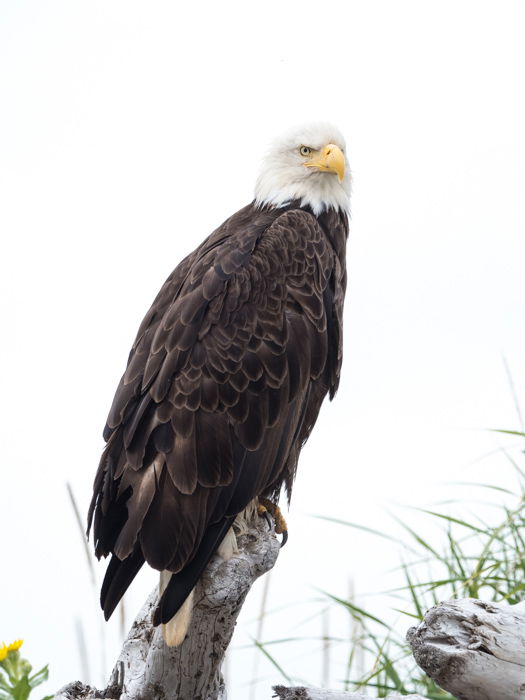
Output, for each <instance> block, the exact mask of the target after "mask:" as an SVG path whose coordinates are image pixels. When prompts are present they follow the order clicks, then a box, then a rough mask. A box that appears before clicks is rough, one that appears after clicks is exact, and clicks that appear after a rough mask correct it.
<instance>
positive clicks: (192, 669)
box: [55, 519, 280, 700]
mask: <svg viewBox="0 0 525 700" xmlns="http://www.w3.org/2000/svg"><path fill="white" fill-rule="evenodd" d="M238 545H239V552H238V554H236V555H234V556H233V557H232V558H231V559H230V560H229V561H223V560H222V559H221V558H220V557H218V556H215V557H214V558H213V559H212V561H211V562H210V563H209V565H208V567H207V568H206V571H205V572H204V574H203V575H202V577H201V579H200V581H199V583H198V584H197V586H196V589H195V599H194V600H195V606H194V609H193V615H192V620H191V623H190V627H189V630H188V635H187V637H186V639H185V640H184V642H183V643H182V644H181V645H180V646H179V647H171V648H170V647H168V646H166V644H165V643H164V640H163V638H162V631H161V629H160V627H158V628H155V627H153V626H152V623H151V620H152V615H153V610H154V609H155V606H156V604H157V600H158V591H157V589H155V590H154V591H153V592H152V593H151V594H150V596H149V598H148V600H147V601H146V603H145V604H144V606H143V608H142V610H141V611H140V613H139V614H138V616H137V618H136V619H135V622H134V623H133V625H132V627H131V630H130V632H129V634H128V637H127V639H126V641H125V642H124V645H123V647H122V650H121V652H120V656H119V658H118V660H117V663H116V665H115V668H114V670H113V673H112V676H111V680H110V682H109V685H108V687H107V688H106V689H105V690H104V691H97V690H96V689H94V688H90V687H89V686H84V685H83V684H81V683H78V682H76V683H71V684H69V685H67V686H65V687H64V688H62V689H61V690H60V691H58V693H57V694H56V695H55V698H57V699H59V700H91V699H92V698H108V699H109V698H111V699H112V700H224V699H225V698H226V690H225V687H224V680H223V677H222V674H221V665H222V661H223V659H224V653H225V651H226V649H227V647H228V644H229V643H230V640H231V637H232V634H233V630H234V628H235V624H236V621H237V617H238V615H239V612H240V610H241V608H242V605H243V603H244V600H245V598H246V595H247V593H248V591H249V590H250V588H251V586H252V584H253V582H254V581H255V579H257V578H258V577H259V576H261V575H262V574H264V573H266V572H267V571H269V570H270V569H271V568H272V567H273V565H274V564H275V561H276V560H277V556H278V553H279V548H280V543H279V541H278V539H277V538H276V536H275V534H274V532H273V530H272V531H269V530H268V525H267V523H266V521H265V520H264V519H260V520H258V521H257V522H256V523H255V525H254V526H253V527H252V528H250V529H249V530H248V532H247V533H246V534H244V535H241V536H240V537H238Z"/></svg>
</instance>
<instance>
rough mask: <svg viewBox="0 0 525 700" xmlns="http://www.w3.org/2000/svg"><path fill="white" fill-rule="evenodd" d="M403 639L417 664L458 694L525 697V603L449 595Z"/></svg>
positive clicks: (474, 699)
mask: <svg viewBox="0 0 525 700" xmlns="http://www.w3.org/2000/svg"><path fill="white" fill-rule="evenodd" d="M407 639H408V642H409V644H410V646H411V647H412V652H413V654H414V658H415V659H416V661H417V663H418V664H419V666H421V668H422V669H423V670H424V671H425V673H427V674H428V675H429V676H430V677H431V678H433V679H434V680H435V682H436V683H437V684H438V685H440V686H441V687H442V688H444V689H445V690H448V691H449V692H450V693H452V694H453V695H455V696H456V697H457V698H458V700H519V698H524V699H525V603H519V604H517V605H506V604H503V603H486V602H484V601H481V600H475V599H473V598H466V599H463V600H448V601H445V602H443V603H440V604H439V605H437V606H436V607H434V608H431V609H430V610H429V611H428V612H427V613H426V615H425V618H424V620H423V622H422V623H421V624H420V625H419V626H418V627H411V628H410V629H409V631H408V633H407Z"/></svg>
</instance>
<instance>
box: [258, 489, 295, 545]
mask: <svg viewBox="0 0 525 700" xmlns="http://www.w3.org/2000/svg"><path fill="white" fill-rule="evenodd" d="M257 513H258V514H259V515H261V516H264V517H266V518H267V514H268V513H271V515H272V517H273V520H274V522H275V534H276V535H282V536H283V540H282V542H281V547H283V546H284V545H285V544H286V541H287V539H288V525H287V524H286V520H285V519H284V517H283V514H282V513H281V509H280V508H279V506H278V505H276V504H275V503H272V501H270V500H269V499H268V498H261V497H259V504H258V506H257Z"/></svg>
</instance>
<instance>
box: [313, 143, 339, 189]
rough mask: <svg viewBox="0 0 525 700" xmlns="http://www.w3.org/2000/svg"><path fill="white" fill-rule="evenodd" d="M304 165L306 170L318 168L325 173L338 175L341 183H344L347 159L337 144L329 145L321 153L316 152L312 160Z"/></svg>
mask: <svg viewBox="0 0 525 700" xmlns="http://www.w3.org/2000/svg"><path fill="white" fill-rule="evenodd" d="M303 165H304V167H305V168H316V169H317V170H321V172H323V173H336V174H337V177H338V178H339V182H342V181H343V177H344V176H345V157H344V154H343V151H342V150H341V149H340V148H339V146H336V145H335V143H329V144H328V145H327V146H325V147H324V148H321V150H320V151H315V152H314V157H313V158H312V160H308V161H307V162H306V163H303Z"/></svg>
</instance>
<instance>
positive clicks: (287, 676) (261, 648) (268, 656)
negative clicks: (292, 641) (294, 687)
mask: <svg viewBox="0 0 525 700" xmlns="http://www.w3.org/2000/svg"><path fill="white" fill-rule="evenodd" d="M253 643H254V644H255V646H256V647H257V649H260V650H261V651H262V653H263V654H264V655H265V656H266V658H267V659H268V661H269V662H270V663H271V664H272V665H273V666H275V668H276V669H277V670H278V671H279V673H280V674H282V676H283V677H284V678H285V679H286V681H287V682H288V683H291V682H292V679H291V678H290V676H289V675H288V674H287V673H286V671H285V670H284V669H283V667H282V666H280V665H279V664H278V663H277V661H276V660H275V659H274V658H273V656H272V655H271V654H270V652H269V651H267V650H266V649H265V648H264V644H263V643H262V642H258V641H257V640H256V639H254V640H253Z"/></svg>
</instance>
